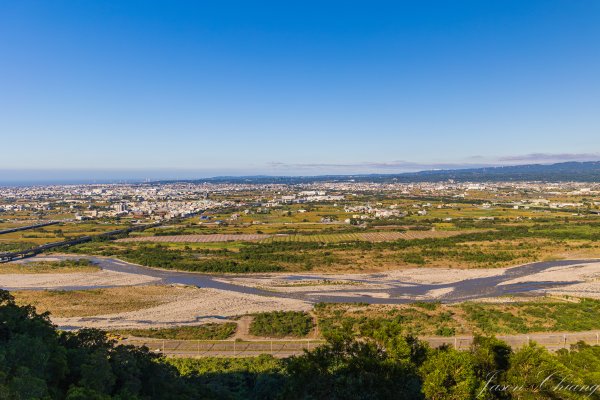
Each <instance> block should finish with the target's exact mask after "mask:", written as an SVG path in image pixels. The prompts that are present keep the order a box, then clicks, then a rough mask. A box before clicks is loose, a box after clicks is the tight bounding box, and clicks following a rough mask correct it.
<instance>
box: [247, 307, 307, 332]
mask: <svg viewBox="0 0 600 400" xmlns="http://www.w3.org/2000/svg"><path fill="white" fill-rule="evenodd" d="M312 327H313V320H312V317H311V316H310V315H309V314H308V313H306V312H300V311H273V312H265V313H260V314H256V315H255V316H254V319H253V320H252V323H251V324H250V333H251V334H253V335H255V336H267V337H284V336H297V337H302V336H306V335H308V333H309V332H310V330H311V329H312Z"/></svg>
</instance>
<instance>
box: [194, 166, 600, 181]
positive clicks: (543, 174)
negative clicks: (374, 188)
mask: <svg viewBox="0 0 600 400" xmlns="http://www.w3.org/2000/svg"><path fill="white" fill-rule="evenodd" d="M448 180H454V181H456V182H503V181H545V182H568V181H575V182H600V161H586V162H564V163H557V164H527V165H513V166H503V167H486V168H467V169H449V170H430V171H420V172H407V173H401V174H370V175H320V176H264V175H260V176H222V177H215V178H206V179H198V180H186V181H185V182H213V183H255V184H270V183H284V184H299V183H310V182H332V181H337V182H350V181H354V182H405V183H411V182H443V181H448Z"/></svg>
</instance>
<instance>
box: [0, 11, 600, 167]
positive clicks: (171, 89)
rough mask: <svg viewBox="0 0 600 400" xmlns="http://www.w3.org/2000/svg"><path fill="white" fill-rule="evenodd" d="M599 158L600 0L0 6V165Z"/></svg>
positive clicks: (404, 163)
mask: <svg viewBox="0 0 600 400" xmlns="http://www.w3.org/2000/svg"><path fill="white" fill-rule="evenodd" d="M599 152H600V2H599V1H597V0H587V1H585V0H581V1H577V0H573V1H570V0H563V1H552V0H544V1H534V0H527V1H523V0H518V1H511V0H498V1H493V0H486V1H481V0H476V1H458V0H457V1H416V0H415V1H390V2H378V1H360V2H359V1H348V0H346V1H326V0H324V1H308V0H303V1H281V0H279V1H164V2H157V1H148V0H140V1H127V0H117V1H92V0H86V1H60V0H52V1H28V0H19V1H17V0H12V1H11V0H6V1H1V2H0V169H3V170H22V169H32V170H47V171H50V170H112V171H129V170H137V171H145V170H147V171H150V170H152V171H160V170H181V171H194V172H193V173H195V174H199V175H204V176H209V175H220V174H229V173H231V174H253V173H268V174H283V175H285V174H319V173H330V172H344V173H346V172H393V171H401V170H408V169H419V168H421V169H422V168H425V167H427V166H433V167H435V166H444V165H453V164H457V165H459V164H460V165H462V164H473V165H476V164H486V163H497V162H504V163H506V162H508V163H510V162H530V161H531V162H535V161H548V160H551V161H560V160H562V159H588V158H590V159H591V158H594V157H596V158H600V156H597V155H598V153H599ZM142 175H143V174H142Z"/></svg>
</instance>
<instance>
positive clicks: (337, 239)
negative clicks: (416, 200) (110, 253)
mask: <svg viewBox="0 0 600 400" xmlns="http://www.w3.org/2000/svg"><path fill="white" fill-rule="evenodd" d="M464 233H469V232H468V231H406V232H394V231H392V232H358V233H326V234H313V235H265V234H214V235H173V236H145V237H143V236H142V237H131V238H125V239H119V240H117V241H118V242H152V243H211V242H230V241H260V242H262V243H273V242H315V243H341V242H354V241H366V242H389V241H394V240H400V239H403V240H411V239H428V238H445V237H450V236H456V235H460V234H464Z"/></svg>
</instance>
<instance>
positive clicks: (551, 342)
mask: <svg viewBox="0 0 600 400" xmlns="http://www.w3.org/2000/svg"><path fill="white" fill-rule="evenodd" d="M496 337H497V338H498V339H500V340H503V341H504V342H506V343H507V344H509V345H510V346H511V347H512V348H513V349H518V348H520V347H522V346H524V345H526V344H528V343H530V342H536V343H537V344H539V345H541V346H543V347H546V348H547V349H548V350H550V351H556V350H559V349H564V348H567V349H568V348H569V347H570V346H571V345H573V344H575V343H577V342H579V341H583V342H585V343H587V344H590V345H598V344H600V331H586V332H553V333H531V334H520V335H500V336H496ZM419 339H421V340H423V341H425V342H427V343H429V345H430V346H432V347H439V346H441V345H448V346H451V347H454V348H456V349H459V350H467V349H469V347H470V346H471V344H472V343H473V336H468V335H467V336H455V337H442V336H431V337H420V338H419ZM120 343H122V344H132V345H135V346H146V347H148V348H149V349H150V350H152V351H155V352H160V353H162V354H164V355H166V356H170V357H253V356H258V355H260V354H271V355H273V356H275V357H289V356H293V355H299V354H302V353H303V352H304V350H311V349H314V348H315V347H317V346H319V345H322V344H323V343H325V342H324V341H323V340H277V339H273V340H251V341H236V340H163V339H146V338H133V337H132V338H127V339H125V340H122V341H120Z"/></svg>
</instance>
